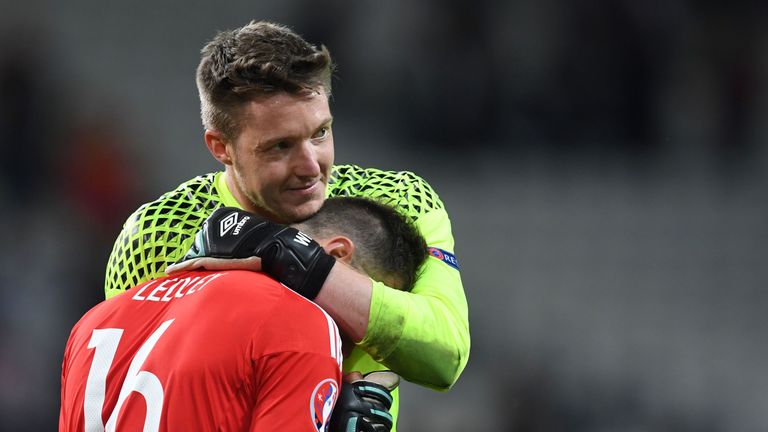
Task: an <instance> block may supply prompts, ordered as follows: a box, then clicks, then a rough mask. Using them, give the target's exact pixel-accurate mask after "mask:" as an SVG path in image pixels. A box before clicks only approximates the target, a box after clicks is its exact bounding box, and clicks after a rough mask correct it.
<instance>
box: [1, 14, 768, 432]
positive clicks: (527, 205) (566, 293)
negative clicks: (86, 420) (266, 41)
mask: <svg viewBox="0 0 768 432" xmlns="http://www.w3.org/2000/svg"><path fill="white" fill-rule="evenodd" d="M766 5H767V4H766V2H763V1H757V0H755V1H731V2H726V1H703V2H688V1H675V0H672V1H669V0H667V1H660V0H647V1H629V0H613V1H610V0H595V1H587V2H568V1H563V0H512V1H501V0H498V1H491V0H484V1H480V0H476V1H473V2H442V1H437V0H425V1H420V2H407V1H403V0H395V1H388V2H374V1H356V2H345V1H338V0H337V1H328V2H323V3H319V2H311V1H286V0H268V1H260V2H245V1H232V2H226V5H225V4H224V3H222V2H200V1H189V2H178V1H177V2H154V1H146V0H140V1H133V2H122V3H119V4H112V3H110V2H98V1H86V0H70V1H67V2H57V1H52V0H49V1H43V0H30V1H26V2H14V3H11V2H9V1H8V0H3V3H2V7H1V8H0V10H2V12H1V13H0V137H2V141H1V142H0V145H2V158H0V161H2V169H1V170H0V173H1V175H0V179H1V180H0V202H2V208H3V211H2V212H1V213H0V221H2V227H3V229H2V230H1V231H0V233H1V234H0V239H1V244H2V245H3V248H2V251H3V252H2V255H1V256H0V258H2V259H0V265H1V266H2V271H1V272H0V286H1V289H0V383H1V385H0V430H8V431H40V430H52V429H55V425H56V423H57V419H58V403H59V393H58V392H59V377H60V375H59V374H60V362H61V356H62V350H63V346H64V343H65V340H66V337H67V335H68V332H69V329H70V327H71V326H72V324H73V323H74V322H75V321H76V319H77V318H78V317H79V316H80V314H82V313H83V312H85V311H86V310H87V309H88V308H89V307H90V306H92V305H93V304H95V303H96V302H98V301H99V300H100V299H101V298H102V295H103V292H102V283H103V273H104V268H105V261H106V257H107V255H108V253H109V251H110V249H111V245H112V241H113V240H114V237H115V236H116V234H117V233H118V231H119V228H120V225H121V224H122V222H123V220H124V219H125V217H127V215H128V214H129V213H130V211H132V210H133V209H134V208H135V207H136V206H137V205H139V204H140V203H142V202H144V201H147V200H150V199H153V198H154V197H156V196H158V195H159V194H161V193H163V192H165V191H166V190H169V189H171V188H173V187H175V186H176V185H177V184H179V183H180V182H182V181H184V180H186V179H188V178H190V177H192V176H194V175H197V174H200V173H205V172H209V171H213V170H216V169H218V166H217V165H216V164H215V163H214V161H213V159H212V158H211V157H210V156H209V155H208V153H207V151H206V150H205V147H204V144H203V142H202V134H201V126H200V122H199V117H198V101H197V96H196V90H195V85H194V70H195V67H196V65H197V62H198V52H199V50H200V48H201V47H202V45H203V44H204V43H205V42H206V41H207V40H208V39H209V38H211V37H212V36H213V35H214V33H215V32H216V30H221V29H227V28H232V27H237V26H240V25H242V24H245V23H246V22H247V21H248V20H250V19H270V20H274V21H278V22H282V23H285V24H288V25H290V26H292V27H293V28H295V29H296V30H297V31H299V33H301V34H303V35H304V36H306V37H307V38H308V39H309V40H311V41H315V42H323V43H325V44H326V45H327V46H328V47H329V48H330V50H331V52H332V54H333V55H334V56H335V58H336V61H337V62H338V64H339V71H338V79H337V80H336V81H335V88H334V92H335V95H334V99H333V105H332V108H333V110H334V113H335V117H336V121H335V123H334V128H335V136H336V145H337V150H336V153H337V161H338V162H340V163H357V164H360V165H363V166H372V167H378V168H385V169H407V170H413V171H415V172H417V173H419V174H420V175H422V176H423V177H425V178H426V179H427V180H428V181H429V182H430V183H431V184H432V185H433V186H434V187H435V188H436V189H437V191H438V193H439V194H440V195H441V197H442V199H443V201H444V202H445V204H446V205H447V207H448V211H449V214H450V215H451V216H452V221H453V224H454V234H455V237H456V241H457V246H456V254H457V256H458V258H459V260H460V264H461V265H462V275H463V280H464V284H465V288H466V292H467V296H468V299H469V303H470V321H471V328H472V334H473V347H472V355H471V359H470V362H469V365H468V367H467V369H466V371H465V372H464V375H463V376H462V378H461V379H460V380H459V382H458V384H457V385H456V386H455V388H454V389H453V390H452V391H451V392H449V393H446V394H441V393H435V392H431V391H428V390H424V389H421V388H418V387H416V386H413V385H408V384H405V385H404V390H403V392H402V394H403V397H402V400H403V406H402V418H401V422H400V430H402V431H468V430H496V431H521V432H524V431H535V432H544V431H574V432H582V431H583V432H601V431H625V432H640V431H678V432H687V431H691V432H693V431H696V432H716V431H746V432H750V431H764V430H766V423H767V421H766V416H765V412H766V407H768V366H767V365H768V345H766V344H765V342H764V341H765V340H766V338H768V318H766V317H767V316H768V314H766V309H767V307H768V290H766V289H765V287H766V280H768V265H766V256H768V246H766V240H768V200H766V195H765V190H766V186H768V182H767V180H768V175H767V174H766V167H767V166H768V145H766V144H767V143H768V122H766V117H767V115H768V86H767V85H766V77H768V25H766V24H768V22H767V21H768V20H767V19H766V18H767V17H768V14H766V12H767V11H766ZM761 287H762V288H761Z"/></svg>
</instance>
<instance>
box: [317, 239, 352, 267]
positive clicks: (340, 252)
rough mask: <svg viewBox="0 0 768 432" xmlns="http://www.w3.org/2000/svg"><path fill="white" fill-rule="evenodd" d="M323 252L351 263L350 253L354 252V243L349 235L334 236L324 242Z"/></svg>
mask: <svg viewBox="0 0 768 432" xmlns="http://www.w3.org/2000/svg"><path fill="white" fill-rule="evenodd" d="M324 243H325V244H324V245H323V249H324V250H325V252H326V253H327V254H328V255H330V256H332V257H334V258H336V259H337V260H339V261H341V262H344V263H346V264H350V265H351V264H352V255H353V254H354V253H355V244H354V243H352V240H350V239H349V237H344V236H336V237H332V238H330V239H328V240H327V241H325V242H324Z"/></svg>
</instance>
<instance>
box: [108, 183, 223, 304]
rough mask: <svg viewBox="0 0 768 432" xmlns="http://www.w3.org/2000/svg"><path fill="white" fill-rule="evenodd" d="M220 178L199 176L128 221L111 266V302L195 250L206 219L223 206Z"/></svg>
mask: <svg viewBox="0 0 768 432" xmlns="http://www.w3.org/2000/svg"><path fill="white" fill-rule="evenodd" d="M215 177H216V174H213V173H212V174H207V175H203V176H199V177H195V178H193V179H192V180H189V181H188V182H186V183H183V184H181V185H180V186H179V187H178V188H176V189H175V190H173V191H171V192H167V193H165V194H163V195H162V196H161V197H160V198H158V199H156V200H155V201H152V202H149V203H147V204H144V205H142V206H141V207H139V208H138V209H137V210H136V211H135V212H134V213H133V214H132V215H131V216H130V217H129V218H128V220H127V221H126V222H125V225H123V230H122V231H121V232H120V235H119V236H118V237H117V240H116V241H115V245H114V247H113V248H112V254H111V255H110V257H109V261H108V262H107V273H106V280H105V285H104V289H105V293H106V295H107V298H109V297H112V296H114V295H117V294H119V293H120V292H122V291H125V290H127V289H129V288H131V287H133V286H135V285H138V284H139V283H141V282H145V281H147V280H150V279H154V278H157V277H160V276H164V273H163V271H164V270H165V267H166V266H167V265H168V264H170V263H172V262H175V261H176V260H178V259H179V258H181V256H182V255H183V254H184V253H185V252H186V251H187V249H189V247H190V246H192V242H193V241H194V235H195V233H197V231H198V230H199V229H200V228H201V227H202V225H203V221H205V219H206V218H207V217H208V215H210V214H211V213H212V212H213V211H214V210H215V209H216V208H217V207H219V206H220V205H221V202H220V199H219V194H218V191H217V190H216V186H215V182H214V179H215Z"/></svg>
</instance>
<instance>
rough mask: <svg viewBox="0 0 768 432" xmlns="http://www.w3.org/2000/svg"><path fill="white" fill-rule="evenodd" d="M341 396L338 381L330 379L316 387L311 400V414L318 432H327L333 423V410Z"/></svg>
mask: <svg viewBox="0 0 768 432" xmlns="http://www.w3.org/2000/svg"><path fill="white" fill-rule="evenodd" d="M338 395H339V386H338V384H336V381H334V380H332V379H330V378H328V379H325V380H323V381H320V383H319V384H318V385H317V386H316V387H315V390H314V391H313V392H312V399H310V400H309V413H310V415H311V417H312V424H314V425H315V429H316V430H317V431H318V432H327V431H328V425H329V424H330V421H331V410H332V409H333V405H334V404H335V403H336V397H338Z"/></svg>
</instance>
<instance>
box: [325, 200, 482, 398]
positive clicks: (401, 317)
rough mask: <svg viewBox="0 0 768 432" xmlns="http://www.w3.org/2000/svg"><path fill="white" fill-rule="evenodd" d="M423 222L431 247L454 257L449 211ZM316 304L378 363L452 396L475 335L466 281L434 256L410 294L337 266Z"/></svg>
mask: <svg viewBox="0 0 768 432" xmlns="http://www.w3.org/2000/svg"><path fill="white" fill-rule="evenodd" d="M416 224H417V226H418V227H419V230H420V231H421V233H422V234H423V235H424V237H425V239H426V241H427V245H428V246H429V247H432V248H438V249H439V250H441V252H449V253H452V252H453V237H452V236H451V227H450V221H449V219H448V215H447V213H446V212H445V210H444V209H442V208H441V209H436V210H433V211H431V212H429V213H427V214H424V215H422V216H421V217H419V219H418V220H417V221H416ZM315 301H316V302H317V303H318V304H319V305H320V306H322V307H323V308H324V309H326V310H327V311H328V313H329V314H331V316H332V317H333V318H334V319H335V320H336V322H337V324H338V325H339V327H340V328H341V329H342V330H343V331H344V332H346V333H347V334H349V335H350V336H351V337H352V338H353V339H354V340H355V341H357V342H359V344H360V345H361V346H362V347H363V349H364V350H366V351H367V352H368V353H369V354H370V355H371V356H372V357H373V358H374V359H375V360H376V361H379V362H380V363H382V364H384V365H386V366H387V367H389V368H391V369H392V370H393V371H395V372H397V373H398V374H400V375H401V376H402V377H403V378H405V379H406V380H408V381H411V382H414V383H416V384H421V385H424V386H427V387H430V388H433V389H437V390H447V389H449V388H450V387H451V386H452V385H453V384H454V383H455V382H456V380H457V379H458V377H459V375H460V374H461V372H462V371H463V370H464V367H465V366H466V364H467V360H468V358H469V346H470V336H469V322H468V317H467V300H466V297H465V295H464V289H463V287H462V284H461V277H460V275H459V271H458V269H457V268H455V267H453V266H451V265H449V264H446V262H444V261H443V260H440V259H438V258H436V257H434V256H430V257H428V258H427V262H426V263H425V264H424V266H423V268H422V270H421V274H420V275H419V278H418V280H417V281H416V285H415V286H414V288H413V290H412V291H411V292H403V291H398V290H395V289H393V288H389V287H387V286H386V285H384V284H382V283H379V282H372V281H371V280H370V279H368V278H367V277H365V276H363V275H361V274H359V273H357V272H356V271H355V270H353V269H351V268H349V267H347V266H344V265H338V264H337V265H336V266H334V268H333V269H332V270H331V273H330V274H329V275H328V278H327V279H326V281H325V284H324V285H323V288H322V289H321V290H320V293H319V294H318V296H317V298H316V299H315ZM361 339H362V340H361Z"/></svg>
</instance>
